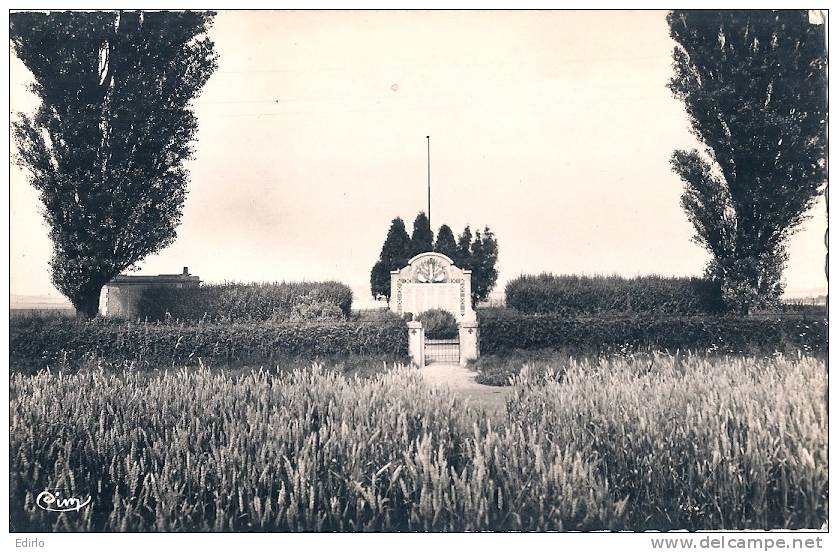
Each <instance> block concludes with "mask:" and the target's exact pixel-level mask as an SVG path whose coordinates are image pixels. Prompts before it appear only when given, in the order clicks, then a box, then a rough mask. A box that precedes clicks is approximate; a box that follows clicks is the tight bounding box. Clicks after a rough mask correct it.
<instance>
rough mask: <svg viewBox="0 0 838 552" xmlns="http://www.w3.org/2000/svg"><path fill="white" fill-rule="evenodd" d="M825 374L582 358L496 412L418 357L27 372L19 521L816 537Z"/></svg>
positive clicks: (804, 360) (517, 389) (15, 440)
mask: <svg viewBox="0 0 838 552" xmlns="http://www.w3.org/2000/svg"><path fill="white" fill-rule="evenodd" d="M826 382H827V378H826V367H825V364H824V363H823V362H822V361H820V360H817V359H815V358H812V357H806V356H803V357H796V358H783V357H776V358H773V359H759V358H755V357H730V358H727V359H721V360H720V359H718V358H716V359H712V360H711V359H707V358H704V357H698V356H696V357H691V356H688V357H673V356H664V355H658V356H656V357H655V358H654V359H653V362H651V363H649V362H646V361H645V360H644V362H633V361H632V360H630V359H625V358H612V359H605V360H598V361H593V360H584V359H583V360H573V359H568V360H567V361H566V362H565V363H563V364H562V365H561V366H557V367H556V369H555V370H540V371H539V375H534V374H532V373H531V372H530V371H529V370H528V369H525V370H523V371H522V373H521V374H520V375H519V376H517V377H516V378H515V380H514V382H513V386H512V392H511V395H510V400H509V403H508V405H507V409H508V413H507V416H506V418H505V419H504V420H503V421H502V422H501V423H500V424H494V423H492V422H489V421H488V420H487V418H486V417H485V416H484V415H483V414H482V413H481V412H480V411H478V410H476V409H474V408H472V407H471V406H469V405H468V404H467V403H464V402H463V401H462V400H461V399H459V398H458V397H457V396H455V395H452V394H450V393H449V392H448V391H445V390H439V389H436V388H431V387H428V386H426V385H425V384H424V383H423V381H422V379H421V377H420V376H419V374H418V372H417V371H416V370H411V369H408V368H394V369H393V370H389V371H387V372H384V373H380V374H377V375H374V376H372V377H369V378H364V379H359V378H349V377H346V376H344V375H342V374H339V373H337V372H336V371H335V370H329V369H325V368H323V367H321V366H316V365H315V366H312V367H309V368H305V369H296V370H293V371H291V372H288V371H284V370H272V371H264V370H259V371H253V372H247V373H242V374H230V373H225V372H220V371H212V370H209V369H206V368H199V369H189V370H186V369H180V370H170V371H168V372H139V371H124V372H106V371H102V370H95V369H94V370H83V371H81V372H78V373H74V374H62V373H55V372H46V371H41V372H38V373H36V374H21V373H15V374H12V376H11V388H10V395H11V399H10V400H11V420H10V424H11V428H10V440H11V441H10V447H11V452H10V471H11V473H10V484H11V486H10V490H11V492H10V509H11V512H10V514H11V528H12V530H16V531H188V530H193V531H194V530H198V531H234V530H235V531H239V530H244V531H248V530H249V531H333V530H344V531H395V530H410V531H463V530H469V531H471V530H495V531H503V530H523V531H535V530H559V531H561V530H597V529H602V530H640V529H676V528H677V529H721V528H725V529H745V528H754V529H757V528H758V529H764V528H801V527H815V528H817V527H820V526H821V525H822V524H823V523H824V522H825V520H826V517H827V510H826V508H827V498H828V497H827V464H826V439H827V436H826ZM44 489H50V490H53V491H56V492H57V491H58V490H60V491H61V492H62V493H64V496H79V497H87V496H89V497H90V498H91V502H90V505H89V506H88V507H85V508H83V509H81V510H79V511H71V512H64V513H55V512H49V511H45V510H43V509H42V508H40V507H39V505H38V504H37V495H38V493H39V492H41V491H43V490H44Z"/></svg>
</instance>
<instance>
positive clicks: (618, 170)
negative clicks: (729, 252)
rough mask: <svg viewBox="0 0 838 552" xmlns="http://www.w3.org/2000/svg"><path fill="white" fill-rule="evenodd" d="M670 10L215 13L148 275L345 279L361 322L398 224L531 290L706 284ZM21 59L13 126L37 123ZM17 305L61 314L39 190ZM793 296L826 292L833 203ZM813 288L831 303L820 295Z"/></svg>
mask: <svg viewBox="0 0 838 552" xmlns="http://www.w3.org/2000/svg"><path fill="white" fill-rule="evenodd" d="M665 15H666V14H665V12H662V11H642V12H603V11H599V12H572V11H571V12H569V11H560V12H546V11H530V12H522V11H516V12H483V11H469V12H451V11H444V12H396V11H389V12H377V11H364V12H338V11H331V12H311V11H309V12H265V11H262V12H247V11H239V12H219V14H218V15H217V17H216V20H215V24H214V26H213V28H212V30H211V36H212V39H213V40H214V42H215V45H216V50H217V52H218V54H219V67H218V71H217V72H216V73H215V74H214V75H213V76H212V77H211V78H210V80H209V82H208V83H207V85H206V86H205V88H204V90H203V93H202V94H201V96H200V97H199V98H197V99H196V100H195V102H194V107H195V113H196V115H197V117H198V121H199V131H198V134H197V142H196V144H195V155H194V159H193V160H191V161H189V162H188V164H187V167H188V169H189V171H190V174H191V181H190V184H189V193H188V196H187V199H186V204H185V207H184V213H183V219H182V225H181V226H180V227H179V229H178V238H177V240H176V241H175V242H174V244H172V245H171V246H169V247H168V248H166V249H165V250H163V251H161V252H160V253H158V254H155V255H153V256H150V257H148V258H147V259H145V260H144V261H142V262H141V263H139V264H138V267H139V272H138V273H139V274H158V273H173V272H180V270H181V269H182V267H184V266H188V267H189V269H190V271H191V272H192V273H193V274H197V275H199V276H200V277H201V278H202V279H203V280H204V281H212V282H220V281H224V280H239V281H280V280H286V281H287V280H323V279H337V280H341V281H343V282H346V283H347V284H350V285H351V286H352V287H353V289H355V291H356V304H357V305H359V306H361V305H365V304H367V303H368V302H369V301H368V298H367V297H365V296H364V294H368V287H369V286H368V282H369V271H370V268H371V267H372V265H373V264H374V262H375V261H376V259H377V257H378V253H379V251H380V249H381V244H382V242H383V240H384V237H385V235H386V233H387V229H388V228H389V225H390V221H391V220H392V219H393V218H394V217H397V216H400V217H402V218H403V219H404V220H405V222H406V224H407V226H408V228H410V227H411V226H412V222H413V219H414V218H415V216H416V214H417V213H418V212H419V211H420V210H426V209H427V178H428V175H427V157H426V155H427V149H426V147H427V146H426V140H425V136H426V135H430V136H431V141H430V156H431V195H432V199H431V201H432V203H431V223H432V226H433V227H434V230H436V229H437V228H438V227H439V225H441V224H443V223H445V224H448V225H449V226H451V227H452V228H453V230H454V233H455V234H459V233H460V231H461V230H462V228H463V227H464V226H465V225H466V224H470V225H471V227H472V228H473V229H474V228H478V227H479V228H482V227H483V226H489V227H490V228H491V229H492V231H493V232H494V233H495V235H496V237H497V240H498V242H499V251H500V258H499V262H498V270H499V278H498V285H497V287H496V289H497V290H499V291H502V290H503V286H504V284H505V282H506V281H507V280H509V279H511V278H514V277H515V276H518V275H520V274H523V273H537V272H541V271H551V272H554V273H562V274H566V273H575V274H621V275H625V276H635V275H639V274H664V275H698V274H700V273H701V272H702V270H703V268H704V266H705V264H706V262H707V260H708V258H709V257H708V254H707V253H706V252H705V251H704V250H703V249H702V248H701V247H700V246H698V245H696V244H694V243H692V242H691V236H692V234H693V232H692V228H691V226H690V224H689V222H688V221H687V219H686V216H685V214H684V212H683V211H682V210H681V207H680V205H679V198H680V194H681V191H682V184H681V182H680V180H679V179H678V177H677V176H676V175H675V174H674V173H673V172H672V171H671V169H670V166H669V158H670V156H671V154H672V151H673V150H674V149H679V148H687V149H689V148H693V147H698V146H699V144H697V142H696V140H695V138H693V137H692V135H691V134H690V132H689V126H688V123H687V119H686V114H685V112H684V108H683V105H682V104H681V103H680V102H679V101H677V100H676V99H674V98H673V97H672V95H671V93H670V91H669V90H668V89H667V88H666V83H667V81H668V79H669V78H670V76H671V74H672V68H671V64H672V61H671V52H672V48H673V46H674V43H673V42H672V41H671V39H670V38H669V35H668V28H667V25H666V21H665ZM30 78H31V75H29V74H28V71H27V70H26V68H25V67H24V66H23V65H22V64H21V63H20V62H19V61H18V60H17V59H11V111H12V112H21V111H22V112H31V111H33V110H34V109H35V107H36V105H37V104H36V100H35V98H34V97H33V96H32V95H31V94H30V93H29V92H27V90H26V88H25V85H26V83H27V82H28V81H29V79H30ZM10 194H11V197H10V201H11V212H10V219H11V220H10V223H11V228H10V230H11V243H10V250H11V251H10V253H11V274H10V278H11V293H12V294H13V295H51V296H58V295H59V294H58V292H57V291H56V290H55V289H54V288H53V287H52V285H51V283H50V278H49V274H48V261H49V257H50V253H51V245H50V241H49V238H48V235H47V228H46V226H45V225H44V222H43V220H42V218H41V216H40V214H39V203H38V198H37V195H36V193H35V191H34V190H33V189H32V188H31V187H30V186H29V185H28V183H27V180H26V174H25V173H24V172H23V171H22V170H20V169H18V168H17V167H15V166H12V170H11V182H10ZM811 214H812V218H811V219H810V220H809V221H808V222H806V223H805V224H804V225H803V227H802V228H801V229H800V231H799V232H798V233H797V234H796V235H795V236H794V237H793V238H792V240H791V241H790V244H789V253H790V260H789V264H788V267H787V270H786V272H785V278H786V281H787V289H788V292H790V294H795V293H798V294H813V293H815V292H817V293H824V292H825V288H826V279H825V275H824V271H823V266H824V255H825V253H826V250H825V247H824V239H823V237H824V232H825V230H826V208H825V202H824V201H823V200H822V199H821V200H820V201H819V202H818V204H817V206H816V207H815V208H814V209H813V210H812V213H811ZM816 290H817V291H816Z"/></svg>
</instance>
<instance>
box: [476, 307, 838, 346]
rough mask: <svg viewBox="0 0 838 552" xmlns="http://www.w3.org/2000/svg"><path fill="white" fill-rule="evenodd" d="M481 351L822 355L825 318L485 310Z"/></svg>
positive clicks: (826, 333)
mask: <svg viewBox="0 0 838 552" xmlns="http://www.w3.org/2000/svg"><path fill="white" fill-rule="evenodd" d="M478 316H479V319H480V352H481V354H497V353H505V352H509V351H513V350H516V349H557V350H564V351H569V352H572V353H573V354H600V353H612V352H634V351H640V350H649V349H651V350H660V351H675V350H682V351H683V350H694V351H699V350H701V351H709V352H719V353H754V352H764V353H774V352H782V353H790V352H796V351H804V352H813V353H821V352H826V351H827V342H828V321H827V320H826V319H825V318H803V317H775V318H767V317H766V318H742V317H728V316H682V317H649V316H643V317H640V316H633V317H619V318H568V317H565V316H561V315H521V314H509V313H504V314H489V315H487V314H485V313H481V312H480V311H478Z"/></svg>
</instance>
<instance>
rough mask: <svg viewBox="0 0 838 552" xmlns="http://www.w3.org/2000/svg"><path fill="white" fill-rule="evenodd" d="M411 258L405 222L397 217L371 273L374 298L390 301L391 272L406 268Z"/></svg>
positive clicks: (391, 224)
mask: <svg viewBox="0 0 838 552" xmlns="http://www.w3.org/2000/svg"><path fill="white" fill-rule="evenodd" d="M411 256H412V255H411V245H410V236H408V235H407V230H406V229H405V226H404V221H403V220H402V219H401V217H396V218H394V219H393V221H392V222H391V223H390V229H389V230H388V231H387V238H386V239H385V240H384V245H382V246H381V253H380V254H379V256H378V262H376V263H375V265H373V268H372V271H371V272H370V292H371V293H372V296H373V297H375V298H376V299H386V300H387V301H389V300H390V271H391V270H399V269H401V268H404V267H405V266H406V265H407V261H408V260H410V257H411Z"/></svg>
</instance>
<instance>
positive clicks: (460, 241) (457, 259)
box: [451, 224, 472, 270]
mask: <svg viewBox="0 0 838 552" xmlns="http://www.w3.org/2000/svg"><path fill="white" fill-rule="evenodd" d="M471 238H472V236H471V228H470V227H469V225H468V224H466V227H465V228H463V231H462V233H460V235H459V237H458V238H457V254H456V256H454V257H451V259H452V260H453V261H454V264H455V265H457V266H459V267H460V268H463V269H466V270H471Z"/></svg>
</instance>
